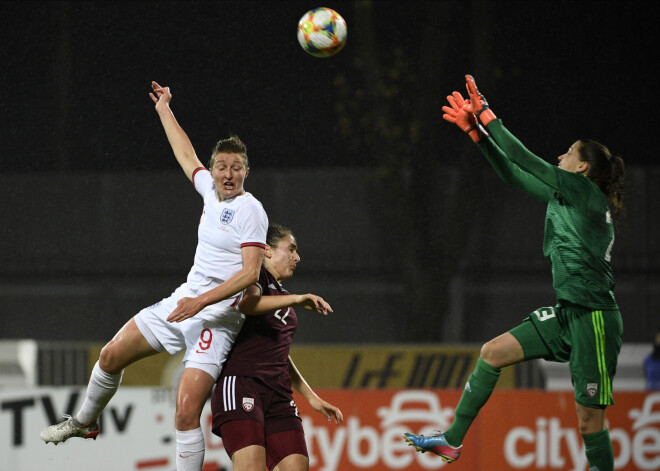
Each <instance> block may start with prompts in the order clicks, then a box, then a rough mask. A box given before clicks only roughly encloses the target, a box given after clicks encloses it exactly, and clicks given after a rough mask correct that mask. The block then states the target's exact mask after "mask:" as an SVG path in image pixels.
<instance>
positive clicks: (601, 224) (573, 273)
mask: <svg viewBox="0 0 660 471" xmlns="http://www.w3.org/2000/svg"><path fill="white" fill-rule="evenodd" d="M488 132H489V133H490V136H489V137H487V138H484V139H481V141H480V142H479V143H478V144H477V145H478V146H479V148H480V149H481V151H482V152H483V153H484V155H485V156H486V158H487V159H488V161H489V162H490V164H491V165H492V166H493V167H494V168H495V170H496V171H497V173H498V175H499V176H500V177H501V178H502V179H503V180H504V181H505V182H507V183H509V184H510V185H512V186H514V187H516V188H519V189H521V190H523V191H525V192H527V193H529V194H530V195H532V196H534V197H535V198H537V199H539V200H541V201H543V202H545V203H547V205H548V209H547V212H546V217H545V233H544V238H543V254H544V255H545V256H546V258H548V259H549V260H550V263H551V264H552V280H553V287H554V290H555V293H556V296H557V300H564V301H568V302H571V303H574V304H579V305H581V306H585V307H589V308H594V309H617V308H618V307H617V304H616V300H615V298H614V275H613V273H612V267H611V265H610V255H611V251H612V245H613V244H614V227H613V222H612V218H611V215H610V210H609V207H608V204H607V198H606V197H605V195H604V194H603V192H602V191H601V190H600V188H598V185H596V184H595V183H594V182H592V181H591V180H590V179H589V178H588V177H586V176H584V175H582V174H578V173H571V172H567V171H565V170H562V169H560V168H558V167H556V166H554V165H551V164H549V163H548V162H546V161H544V160H543V159H541V158H539V157H537V156H536V155H534V154H533V153H531V152H530V151H529V150H527V149H526V148H525V146H524V145H523V144H522V143H521V142H520V141H519V140H518V139H516V137H515V136H513V135H512V134H511V133H510V132H509V131H508V130H507V129H506V128H505V127H504V126H503V125H502V122H501V120H499V119H496V120H493V121H491V122H490V123H489V125H488Z"/></svg>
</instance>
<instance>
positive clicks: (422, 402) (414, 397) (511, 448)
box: [297, 389, 660, 471]
mask: <svg viewBox="0 0 660 471" xmlns="http://www.w3.org/2000/svg"><path fill="white" fill-rule="evenodd" d="M317 393H318V394H319V395H320V396H321V397H322V398H323V399H325V400H327V401H329V402H330V403H332V404H334V405H336V406H338V407H339V408H340V409H341V410H342V412H343V414H344V423H342V424H340V425H335V424H334V423H328V422H327V421H326V420H325V419H324V418H323V416H321V415H320V414H319V413H317V412H315V411H314V410H312V409H311V408H310V407H309V405H308V404H307V401H305V400H304V399H301V398H300V397H299V396H298V397H297V405H298V408H299V410H300V413H301V416H302V417H303V423H304V426H305V434H306V436H307V443H308V446H309V454H310V469H311V470H315V471H352V470H355V471H357V470H360V471H366V470H373V471H376V470H378V471H383V470H401V469H405V470H420V471H425V470H433V469H441V468H443V467H444V466H447V465H448V463H444V462H442V460H441V459H440V458H439V457H437V456H435V455H433V454H431V453H424V454H422V453H418V452H415V451H414V449H413V448H412V447H409V446H408V445H407V443H406V442H405V441H404V440H403V439H402V438H401V434H402V433H404V432H408V431H411V432H415V433H423V434H430V433H433V431H434V430H444V429H446V428H447V427H448V425H449V424H450V423H451V422H452V420H453V416H454V408H455V407H456V404H457V403H458V400H459V399H460V394H461V390H458V389H455V390H445V389H380V390H376V389H374V390H348V389H345V390H337V389H326V390H318V391H317ZM615 401H616V405H615V406H612V407H609V408H608V410H607V417H608V426H609V429H610V435H611V437H612V442H613V447H614V457H615V463H614V464H615V466H614V467H615V469H616V470H625V471H628V470H630V471H632V470H658V469H660V392H648V393H646V392H627V393H626V392H618V393H616V394H615ZM508 470H547V471H550V470H552V471H558V470H565V471H587V461H586V457H585V454H584V444H583V442H582V438H581V437H580V434H579V430H578V428H577V418H576V413H575V403H574V400H573V393H572V392H546V391H540V390H501V391H497V390H496V391H495V392H494V393H493V395H492V396H491V398H490V400H489V401H488V403H487V404H486V405H485V406H484V407H483V408H482V410H481V412H480V414H479V416H478V417H477V419H476V420H475V422H474V424H473V426H472V428H471V429H470V431H469V432H468V435H467V437H466V439H465V442H464V443H463V454H462V456H461V458H460V459H459V460H458V461H456V463H453V464H451V471H508Z"/></svg>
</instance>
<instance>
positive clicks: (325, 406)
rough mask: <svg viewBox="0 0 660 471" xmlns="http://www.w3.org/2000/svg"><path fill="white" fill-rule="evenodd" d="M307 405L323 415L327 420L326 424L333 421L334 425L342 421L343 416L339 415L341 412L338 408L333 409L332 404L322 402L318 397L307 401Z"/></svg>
mask: <svg viewBox="0 0 660 471" xmlns="http://www.w3.org/2000/svg"><path fill="white" fill-rule="evenodd" d="M309 405H310V406H312V408H313V409H314V410H315V411H316V412H318V413H320V414H322V415H323V417H325V418H326V419H328V422H330V421H332V419H334V421H335V424H338V423H340V422H343V421H344V415H343V414H342V413H341V410H339V407H335V406H333V405H332V404H330V403H329V402H327V401H324V400H323V399H321V398H320V397H315V398H313V399H311V400H310V401H309Z"/></svg>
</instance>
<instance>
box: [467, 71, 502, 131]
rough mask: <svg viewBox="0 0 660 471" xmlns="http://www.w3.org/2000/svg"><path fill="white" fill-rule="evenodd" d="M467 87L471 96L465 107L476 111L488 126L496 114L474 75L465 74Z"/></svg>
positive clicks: (482, 121) (470, 110) (472, 111)
mask: <svg viewBox="0 0 660 471" xmlns="http://www.w3.org/2000/svg"><path fill="white" fill-rule="evenodd" d="M465 88H467V92H468V97H469V102H468V103H467V105H466V106H465V108H466V109H467V110H468V111H469V112H471V113H474V114H475V115H476V117H477V119H478V120H479V121H481V123H482V124H483V125H484V126H487V125H488V123H490V122H491V121H492V120H494V119H495V118H496V116H495V113H493V111H492V110H491V109H490V107H489V106H488V102H487V101H486V98H485V97H484V96H483V95H482V94H481V93H480V92H479V89H478V88H477V82H475V81H474V77H472V75H466V76H465Z"/></svg>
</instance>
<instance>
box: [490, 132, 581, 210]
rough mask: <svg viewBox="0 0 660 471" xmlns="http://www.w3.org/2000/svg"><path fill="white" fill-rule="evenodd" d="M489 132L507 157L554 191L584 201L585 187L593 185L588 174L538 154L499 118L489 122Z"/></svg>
mask: <svg viewBox="0 0 660 471" xmlns="http://www.w3.org/2000/svg"><path fill="white" fill-rule="evenodd" d="M488 132H489V133H491V134H492V137H493V139H494V140H495V142H496V143H497V145H498V146H499V147H500V148H501V149H502V151H503V152H504V154H505V155H506V157H508V158H509V159H510V160H511V161H513V162H514V163H515V164H516V165H518V166H519V167H520V168H522V169H523V170H524V171H526V172H528V173H530V174H531V175H533V176H534V177H536V178H537V179H539V180H540V181H542V182H543V183H545V184H546V185H547V186H548V187H550V188H551V189H552V191H554V192H557V193H558V194H560V195H562V196H563V197H564V198H566V199H567V200H568V201H571V202H574V203H578V204H579V203H582V201H581V200H582V198H583V195H584V189H585V188H584V187H585V186H589V185H591V180H589V179H588V178H587V177H586V176H584V175H582V174H577V173H572V172H567V171H566V170H562V169H560V168H559V167H557V166H556V165H552V164H550V163H548V162H546V161H545V160H543V159H542V158H540V157H538V156H536V155H535V154H533V153H532V152H530V151H529V150H528V149H527V148H526V147H525V146H524V145H523V143H522V142H520V141H519V140H518V139H517V138H516V137H515V136H514V135H513V134H511V132H509V130H508V129H506V128H505V127H504V125H503V124H502V121H501V120H499V119H495V120H493V121H491V122H490V123H489V124H488Z"/></svg>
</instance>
